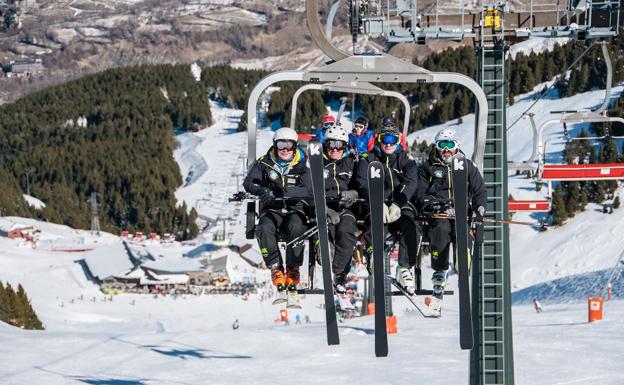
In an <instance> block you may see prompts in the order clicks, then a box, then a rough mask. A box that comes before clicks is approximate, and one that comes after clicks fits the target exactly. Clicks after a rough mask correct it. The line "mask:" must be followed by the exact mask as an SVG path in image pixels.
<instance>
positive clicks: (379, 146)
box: [357, 124, 422, 294]
mask: <svg viewBox="0 0 624 385" xmlns="http://www.w3.org/2000/svg"><path fill="white" fill-rule="evenodd" d="M401 136H402V135H401V133H400V132H399V130H398V129H397V127H396V126H395V125H394V124H389V125H386V126H385V127H384V128H382V130H381V131H380V132H379V134H378V135H377V138H376V141H375V146H374V148H373V150H372V151H371V152H369V153H368V156H366V157H362V158H361V159H360V162H359V165H358V172H357V180H358V189H359V192H360V196H361V197H362V198H365V199H366V200H367V201H368V196H369V193H368V182H367V177H366V175H367V169H368V164H369V163H370V162H373V161H379V162H381V163H382V164H383V166H384V173H385V189H384V192H385V202H384V203H385V204H384V213H383V218H384V223H386V224H387V225H388V226H387V230H388V231H390V232H391V233H393V234H394V236H395V237H399V241H398V244H399V265H398V266H397V273H396V278H397V280H398V281H399V283H400V284H401V285H402V286H403V287H404V288H405V289H406V290H407V291H408V292H409V293H410V294H411V293H414V291H415V290H416V285H415V282H414V277H413V275H412V267H413V266H414V265H415V264H416V260H417V258H418V251H419V248H420V241H421V239H422V230H421V229H420V226H419V225H418V223H417V222H416V220H415V219H416V217H417V212H416V207H415V206H414V205H413V204H412V203H411V202H410V200H411V199H412V197H413V196H414V194H415V193H416V191H417V189H418V166H417V164H416V161H415V160H414V159H413V158H412V157H411V156H410V155H409V154H407V153H406V152H404V151H403V149H402V146H401ZM366 240H367V243H368V245H369V250H370V249H371V246H370V245H371V239H370V231H369V232H367V234H366Z"/></svg>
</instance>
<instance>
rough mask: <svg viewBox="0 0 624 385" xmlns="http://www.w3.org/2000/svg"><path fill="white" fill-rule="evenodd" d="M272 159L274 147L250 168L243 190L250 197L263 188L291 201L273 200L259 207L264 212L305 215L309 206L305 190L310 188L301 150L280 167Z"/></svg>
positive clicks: (273, 157)
mask: <svg viewBox="0 0 624 385" xmlns="http://www.w3.org/2000/svg"><path fill="white" fill-rule="evenodd" d="M275 159H277V155H276V154H275V151H274V149H273V147H271V148H270V149H269V151H268V152H267V153H266V155H263V156H261V157H260V158H259V159H258V160H256V161H255V162H254V163H253V164H252V165H251V168H250V169H249V173H247V176H246V177H245V180H244V181H243V187H244V188H245V191H247V192H248V193H250V194H252V195H260V193H261V192H262V190H264V189H265V188H268V189H270V190H271V191H273V193H274V194H275V196H276V197H287V198H293V199H285V200H282V199H275V200H273V201H272V202H270V203H268V204H265V205H262V207H261V211H264V210H281V209H288V210H298V211H302V212H305V209H306V207H307V206H308V204H307V202H305V198H307V197H308V196H309V195H311V194H309V193H308V187H307V186H311V185H312V181H311V180H309V179H310V173H309V172H308V168H307V167H306V157H305V153H304V152H303V150H302V149H301V148H300V147H297V152H296V153H295V156H294V158H293V160H292V161H291V162H290V163H288V164H287V165H285V166H280V165H279V164H278V163H277V162H276V161H275Z"/></svg>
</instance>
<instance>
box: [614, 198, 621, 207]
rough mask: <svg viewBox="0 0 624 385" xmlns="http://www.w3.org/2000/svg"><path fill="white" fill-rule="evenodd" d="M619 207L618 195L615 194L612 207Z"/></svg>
mask: <svg viewBox="0 0 624 385" xmlns="http://www.w3.org/2000/svg"><path fill="white" fill-rule="evenodd" d="M619 207H620V197H619V196H616V197H615V199H613V208H614V209H618V208H619Z"/></svg>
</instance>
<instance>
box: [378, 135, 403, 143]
mask: <svg viewBox="0 0 624 385" xmlns="http://www.w3.org/2000/svg"><path fill="white" fill-rule="evenodd" d="M379 141H380V142H381V143H382V144H386V145H395V144H397V143H399V136H398V135H394V134H385V135H382V136H381V138H379Z"/></svg>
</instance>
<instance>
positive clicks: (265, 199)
mask: <svg viewBox="0 0 624 385" xmlns="http://www.w3.org/2000/svg"><path fill="white" fill-rule="evenodd" d="M258 196H259V197H260V202H262V203H263V204H265V205H267V204H269V203H271V202H273V200H274V199H275V194H274V193H273V191H271V190H270V189H268V188H265V189H262V191H261V192H260V194H258Z"/></svg>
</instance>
